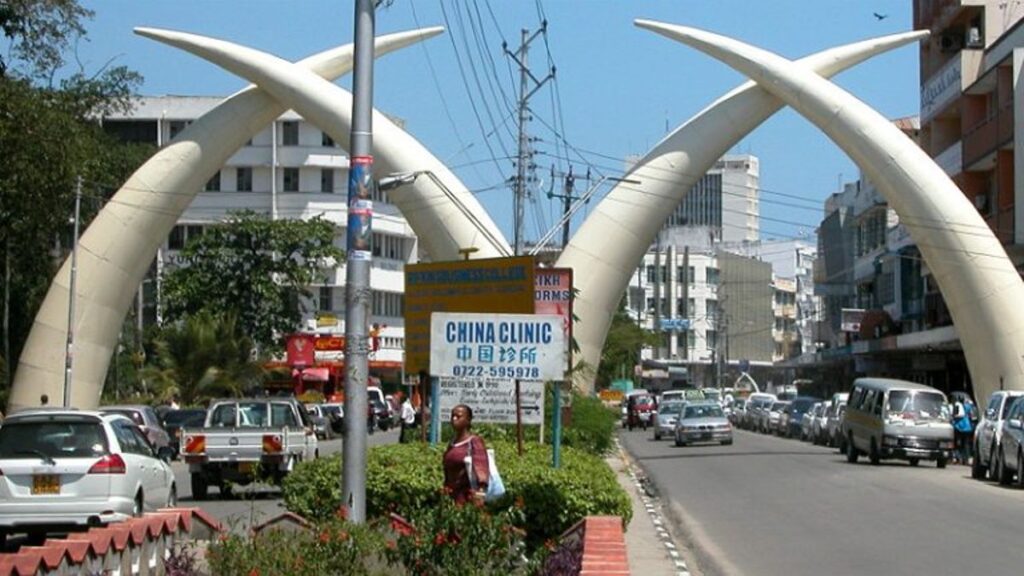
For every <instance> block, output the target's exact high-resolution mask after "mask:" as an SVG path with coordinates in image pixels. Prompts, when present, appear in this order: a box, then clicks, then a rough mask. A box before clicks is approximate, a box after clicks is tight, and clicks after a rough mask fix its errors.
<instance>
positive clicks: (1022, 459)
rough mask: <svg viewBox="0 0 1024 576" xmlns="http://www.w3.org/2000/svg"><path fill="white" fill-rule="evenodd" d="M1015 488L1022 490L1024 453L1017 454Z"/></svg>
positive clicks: (1023, 484) (1023, 483)
mask: <svg viewBox="0 0 1024 576" xmlns="http://www.w3.org/2000/svg"><path fill="white" fill-rule="evenodd" d="M1017 487H1018V488H1024V453H1021V452H1017Z"/></svg>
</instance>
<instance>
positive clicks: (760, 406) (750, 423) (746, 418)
mask: <svg viewBox="0 0 1024 576" xmlns="http://www.w3.org/2000/svg"><path fill="white" fill-rule="evenodd" d="M776 400H778V399H777V398H776V397H775V395H774V394H766V393H764V392H755V393H753V394H751V395H750V396H748V397H747V409H746V411H745V412H744V415H743V427H744V428H746V429H747V430H759V429H760V427H761V415H762V414H764V413H765V412H766V411H767V410H769V409H770V408H771V406H772V404H774V403H775V401H776Z"/></svg>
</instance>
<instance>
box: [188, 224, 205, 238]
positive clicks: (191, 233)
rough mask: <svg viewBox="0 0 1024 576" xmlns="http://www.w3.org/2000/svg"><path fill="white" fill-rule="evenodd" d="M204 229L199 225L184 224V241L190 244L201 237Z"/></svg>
mask: <svg viewBox="0 0 1024 576" xmlns="http://www.w3.org/2000/svg"><path fill="white" fill-rule="evenodd" d="M203 231H204V228H203V227H202V226H200V225H199V224H186V225H185V241H186V242H191V241H192V240H194V239H196V238H199V237H200V236H202V235H203Z"/></svg>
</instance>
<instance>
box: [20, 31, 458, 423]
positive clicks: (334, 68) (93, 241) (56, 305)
mask: <svg viewBox="0 0 1024 576" xmlns="http://www.w3.org/2000/svg"><path fill="white" fill-rule="evenodd" d="M442 30H443V29H442V28H438V27H435V28H427V29H423V30H417V31H410V32H402V33H398V34H390V35H387V36H382V37H380V38H378V39H377V40H376V54H377V55H383V54H387V53H388V52H391V51H393V50H397V49H399V48H402V47H404V46H408V45H409V44H413V43H415V42H418V41H420V40H424V39H426V38H430V37H432V36H435V35H437V34H440V33H441V31H442ZM352 50H353V47H352V45H347V46H342V47H338V48H335V49H332V50H328V51H325V52H322V53H320V54H317V55H314V56H311V57H309V58H306V59H304V60H302V61H300V62H299V64H298V65H299V66H302V67H305V68H308V69H309V70H311V71H312V73H315V74H319V75H323V76H325V77H329V78H337V77H338V76H341V75H342V74H346V73H348V72H349V71H350V70H351V69H352ZM286 110H287V108H286V107H285V106H282V105H280V104H279V103H278V102H277V101H276V100H275V99H274V98H273V97H271V96H270V95H268V94H267V93H266V92H264V91H263V90H261V89H259V88H256V87H254V86H250V87H248V88H245V89H243V90H241V91H240V92H238V93H236V94H234V95H233V96H231V97H229V98H228V99H226V100H225V101H224V102H223V103H222V104H220V105H219V106H217V107H216V108H214V109H213V110H211V111H210V112H208V113H207V114H205V115H203V116H202V117H201V118H199V119H198V120H196V121H195V122H193V123H192V124H190V125H189V126H188V127H187V128H186V129H185V130H183V131H182V132H181V134H179V135H178V137H177V138H175V139H174V141H173V142H171V143H170V144H168V145H167V146H166V147H164V148H162V149H161V150H160V151H159V152H157V153H156V154H155V155H154V156H153V157H152V158H150V159H149V160H148V161H146V163H145V164H143V165H142V166H141V167H140V168H139V169H138V170H136V171H135V173H134V174H132V176H131V177H130V178H129V179H128V181H127V182H125V184H124V185H123V186H122V187H121V189H120V190H118V192H117V193H116V194H115V195H114V196H113V197H112V198H111V200H110V201H109V202H108V203H107V205H106V206H104V208H103V209H102V210H101V211H100V213H99V214H97V216H96V218H95V219H94V220H93V221H92V223H91V224H90V226H89V227H88V228H87V229H86V230H85V232H84V233H83V234H82V236H81V238H80V240H79V243H78V248H79V252H78V277H77V279H76V287H75V291H76V293H77V294H76V306H75V318H74V326H75V347H74V353H75V356H74V371H73V381H72V384H71V403H72V405H73V406H78V407H82V408H88V407H93V406H96V405H97V404H98V403H99V399H100V394H101V392H102V389H103V381H104V379H105V378H106V375H107V367H108V366H109V364H110V358H111V356H112V354H113V352H114V348H115V347H116V346H117V336H118V333H119V332H120V330H121V326H122V324H123V322H124V318H125V315H126V314H127V311H128V308H129V307H131V304H132V300H133V297H134V295H135V290H136V288H137V287H138V286H139V283H140V282H142V279H143V278H144V277H145V274H146V271H147V270H148V269H149V265H150V263H151V262H152V261H153V258H154V257H155V256H156V252H157V248H158V247H159V246H160V244H161V243H162V242H163V240H164V239H165V238H167V235H168V234H169V233H170V231H171V229H172V228H173V227H174V225H175V223H177V221H178V218H179V217H180V216H181V214H182V213H183V212H184V210H185V209H186V208H187V207H188V205H189V204H190V203H191V202H192V199H193V198H194V197H195V195H196V194H197V193H198V192H199V190H201V189H202V187H203V184H204V183H205V182H206V181H207V180H209V179H210V177H211V176H212V175H213V174H215V173H216V172H217V170H219V169H220V167H221V166H222V165H223V164H224V163H225V162H226V161H227V159H228V158H229V157H230V156H231V155H232V154H234V153H235V151H237V150H238V149H239V148H240V147H241V146H242V145H243V144H244V143H245V142H246V140H248V139H249V138H251V137H252V135H253V134H256V133H257V132H259V131H260V130H262V129H263V128H264V127H265V126H267V125H268V124H269V123H271V122H273V121H274V119H276V118H277V117H278V116H280V115H281V114H282V113H284V112H285V111H286ZM70 276H71V273H70V262H69V261H65V262H64V265H63V266H62V267H61V269H60V271H59V272H58V273H57V275H56V277H55V278H54V280H53V283H52V284H51V285H50V289H49V291H48V292H47V294H46V298H45V299H44V301H43V304H42V306H41V307H40V309H39V312H38V313H37V314H36V318H35V321H34V322H33V325H32V330H31V331H30V333H29V337H28V340H27V341H26V343H25V348H24V350H23V351H22V354H21V357H20V359H19V361H18V370H17V372H16V373H15V378H14V384H13V386H12V389H11V397H10V401H9V403H8V410H17V409H19V408H24V407H28V406H35V405H37V404H38V403H39V396H40V394H47V395H49V397H50V398H51V401H52V402H60V399H61V398H63V395H64V350H65V347H66V341H67V322H68V284H69V279H70Z"/></svg>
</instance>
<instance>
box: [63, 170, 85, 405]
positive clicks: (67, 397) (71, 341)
mask: <svg viewBox="0 0 1024 576" xmlns="http://www.w3.org/2000/svg"><path fill="white" fill-rule="evenodd" d="M81 207H82V177H81V176H79V177H78V180H77V181H76V182H75V225H74V232H73V236H72V238H71V279H70V280H69V281H68V340H67V348H66V349H65V352H64V404H63V405H64V407H65V408H70V407H71V378H72V375H73V369H74V358H75V277H76V276H78V220H79V216H80V215H81Z"/></svg>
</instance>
